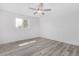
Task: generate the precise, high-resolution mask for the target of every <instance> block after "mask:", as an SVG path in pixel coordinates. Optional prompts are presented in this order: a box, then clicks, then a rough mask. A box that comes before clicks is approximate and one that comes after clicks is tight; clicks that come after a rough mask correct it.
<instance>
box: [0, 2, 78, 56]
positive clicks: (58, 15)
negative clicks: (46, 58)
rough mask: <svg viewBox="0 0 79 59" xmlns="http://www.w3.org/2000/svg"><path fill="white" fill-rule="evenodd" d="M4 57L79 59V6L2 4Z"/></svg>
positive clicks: (0, 49) (0, 29) (0, 53)
mask: <svg viewBox="0 0 79 59" xmlns="http://www.w3.org/2000/svg"><path fill="white" fill-rule="evenodd" d="M0 56H79V3H0Z"/></svg>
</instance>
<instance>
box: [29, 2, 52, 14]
mask: <svg viewBox="0 0 79 59" xmlns="http://www.w3.org/2000/svg"><path fill="white" fill-rule="evenodd" d="M30 9H31V10H34V11H35V12H34V13H33V14H34V15H45V11H51V9H44V4H43V3H39V4H38V5H37V7H36V8H30Z"/></svg>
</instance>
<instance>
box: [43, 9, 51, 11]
mask: <svg viewBox="0 0 79 59" xmlns="http://www.w3.org/2000/svg"><path fill="white" fill-rule="evenodd" d="M43 11H51V9H44V10H43Z"/></svg>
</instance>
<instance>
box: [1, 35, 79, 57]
mask: <svg viewBox="0 0 79 59" xmlns="http://www.w3.org/2000/svg"><path fill="white" fill-rule="evenodd" d="M30 41H36V42H34V43H30V44H27V45H24V46H19V44H21V43H25V42H30ZM0 56H79V46H76V45H72V44H68V43H64V42H59V41H55V40H50V39H45V38H41V37H37V38H33V39H28V40H20V41H16V42H12V43H8V44H1V45H0Z"/></svg>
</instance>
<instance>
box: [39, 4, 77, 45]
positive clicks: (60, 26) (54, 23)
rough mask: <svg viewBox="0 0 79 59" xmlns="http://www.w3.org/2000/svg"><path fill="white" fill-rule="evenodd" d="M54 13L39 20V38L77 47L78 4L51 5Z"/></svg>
mask: <svg viewBox="0 0 79 59" xmlns="http://www.w3.org/2000/svg"><path fill="white" fill-rule="evenodd" d="M52 8H53V10H54V12H51V13H50V15H46V16H45V17H42V18H41V21H40V26H41V34H42V35H41V36H43V37H45V38H49V39H52V40H57V41H61V42H67V43H70V44H75V45H79V4H52Z"/></svg>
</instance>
